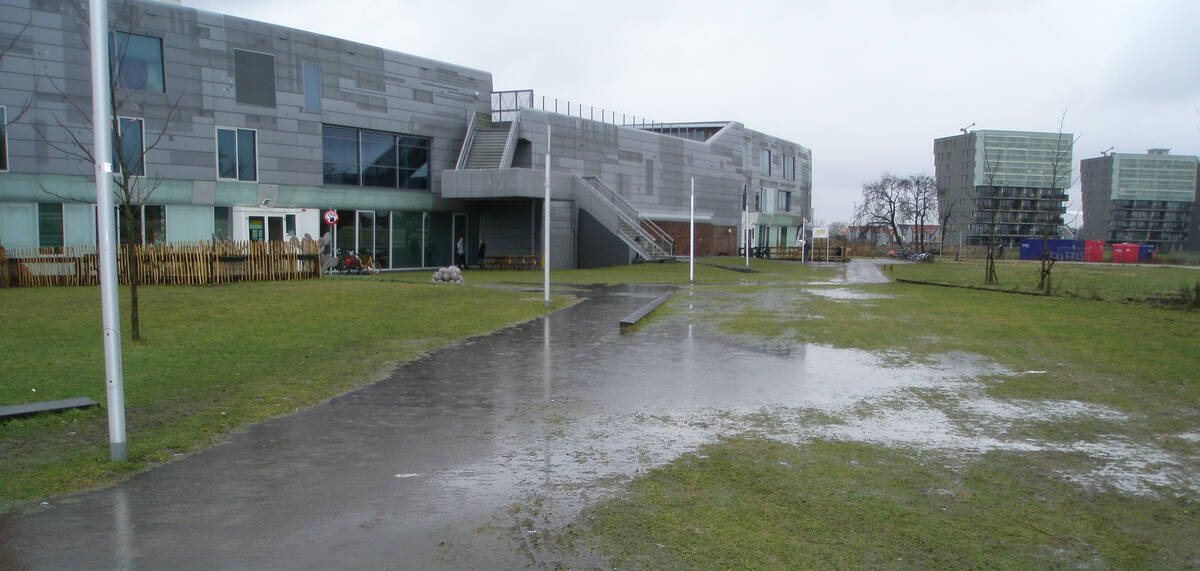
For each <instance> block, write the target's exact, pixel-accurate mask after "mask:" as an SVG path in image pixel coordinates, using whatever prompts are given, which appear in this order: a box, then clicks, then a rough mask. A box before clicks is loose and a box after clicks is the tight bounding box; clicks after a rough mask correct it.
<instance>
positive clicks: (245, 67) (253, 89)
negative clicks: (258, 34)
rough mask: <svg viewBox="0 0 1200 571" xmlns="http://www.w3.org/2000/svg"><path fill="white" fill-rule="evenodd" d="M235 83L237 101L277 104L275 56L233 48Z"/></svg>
mask: <svg viewBox="0 0 1200 571" xmlns="http://www.w3.org/2000/svg"><path fill="white" fill-rule="evenodd" d="M233 85H234V90H235V91H236V92H237V102H238V103H245V104H247V105H262V106H263V107H274V106H275V56H273V55H270V54H260V53H258V52H248V51H246V50H233Z"/></svg>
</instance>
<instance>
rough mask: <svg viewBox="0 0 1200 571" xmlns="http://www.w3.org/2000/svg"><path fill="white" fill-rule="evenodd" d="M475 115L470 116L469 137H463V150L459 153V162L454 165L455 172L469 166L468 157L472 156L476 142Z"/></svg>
mask: <svg viewBox="0 0 1200 571" xmlns="http://www.w3.org/2000/svg"><path fill="white" fill-rule="evenodd" d="M475 115H476V114H475V113H474V112H472V113H471V114H470V117H469V119H470V121H467V135H466V136H465V137H463V144H462V149H460V150H459V152H458V162H456V163H454V170H462V168H463V167H465V166H467V155H469V154H471V142H473V141H474V140H475Z"/></svg>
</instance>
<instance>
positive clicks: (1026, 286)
mask: <svg viewBox="0 0 1200 571" xmlns="http://www.w3.org/2000/svg"><path fill="white" fill-rule="evenodd" d="M1039 267H1040V263H1039V262H1038V261H1036V260H1000V261H998V262H997V263H996V275H997V277H998V278H999V279H1000V283H999V284H998V285H995V286H987V287H990V288H992V289H999V290H1007V291H1025V292H1033V291H1037V290H1036V288H1037V284H1038V272H1039ZM888 273H889V275H891V276H893V277H897V278H903V279H909V280H918V281H927V282H937V283H947V284H955V285H966V286H973V287H985V286H984V285H983V261H965V262H953V261H941V262H938V263H934V264H895V265H893V266H891V267H890V268H889V270H888ZM1197 283H1200V269H1192V268H1166V267H1156V266H1138V265H1097V264H1079V263H1070V262H1061V263H1056V264H1055V265H1054V270H1053V272H1052V273H1051V293H1052V294H1053V295H1058V296H1062V297H1076V298H1082V299H1093V300H1104V301H1141V300H1145V299H1147V298H1149V299H1171V298H1175V297H1178V296H1179V291H1180V288H1183V287H1188V288H1191V287H1193V286H1194V285H1195V284H1197Z"/></svg>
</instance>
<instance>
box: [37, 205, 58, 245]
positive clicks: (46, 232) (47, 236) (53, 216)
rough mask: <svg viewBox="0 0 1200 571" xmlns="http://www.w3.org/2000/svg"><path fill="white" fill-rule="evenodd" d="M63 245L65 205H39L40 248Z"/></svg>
mask: <svg viewBox="0 0 1200 571" xmlns="http://www.w3.org/2000/svg"><path fill="white" fill-rule="evenodd" d="M62 245H63V205H62V204H50V203H38V247H40V248H57V247H61V246H62Z"/></svg>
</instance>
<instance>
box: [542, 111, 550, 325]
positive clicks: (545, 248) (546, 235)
mask: <svg viewBox="0 0 1200 571" xmlns="http://www.w3.org/2000/svg"><path fill="white" fill-rule="evenodd" d="M542 304H543V306H545V307H547V308H548V307H550V124H549V123H547V124H546V196H545V197H544V198H543V199H542Z"/></svg>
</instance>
